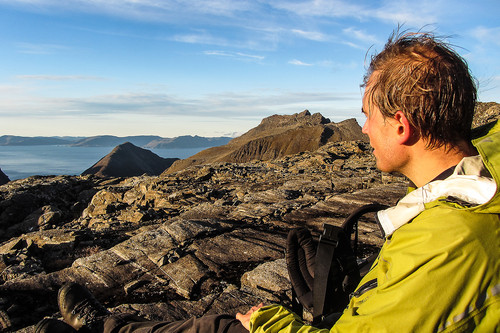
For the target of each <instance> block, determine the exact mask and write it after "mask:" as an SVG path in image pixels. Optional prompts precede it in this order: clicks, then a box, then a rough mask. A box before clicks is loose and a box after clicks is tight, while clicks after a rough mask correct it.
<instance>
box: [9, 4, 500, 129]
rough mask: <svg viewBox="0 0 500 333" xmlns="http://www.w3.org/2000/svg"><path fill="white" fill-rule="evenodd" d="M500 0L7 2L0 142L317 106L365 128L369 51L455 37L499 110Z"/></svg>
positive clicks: (216, 121)
mask: <svg viewBox="0 0 500 333" xmlns="http://www.w3.org/2000/svg"><path fill="white" fill-rule="evenodd" d="M498 13H500V1H498V0H491V1H488V0H478V1H470V0H464V1H462V0H456V1H453V0H432V1H427V0H424V1H406V0H387V1H372V0H366V1H348V0H331V1H326V0H314V1H299V0H294V1H285V0H269V1H260V0H248V1H247V0H191V1H187V0H175V1H174V0H164V1H160V0H121V1H119V0H64V1H60V0H0V45H1V47H0V135H4V134H10V135H24V136H36V135H61V136H64V135H74V136H91V135H99V134H111V135H117V136H126V135H142V134H154V135H160V136H163V137H175V136H179V135H188V134H190V135H201V136H222V135H231V136H234V135H239V134H242V133H244V132H246V131H248V130H249V129H251V128H253V127H255V126H257V125H258V124H259V123H260V121H261V120H262V119H263V118H264V117H267V116H270V115H273V114H293V113H297V112H301V111H303V110H304V109H309V110H310V111H311V112H312V113H316V112H320V113H321V114H322V115H323V116H325V117H327V118H330V119H331V120H332V121H334V122H338V121H341V120H344V119H347V118H353V117H355V118H357V119H358V122H360V124H361V122H362V121H363V119H362V118H363V117H362V115H361V112H360V107H361V94H362V91H361V89H360V87H359V85H360V83H361V81H362V77H363V74H364V72H365V68H366V59H367V58H366V55H367V52H368V55H370V54H371V53H373V52H374V51H377V50H378V51H379V50H381V49H382V47H383V44H384V43H385V41H386V40H387V38H388V36H389V35H390V34H391V32H392V31H393V30H394V29H395V28H396V27H397V26H398V24H404V28H406V29H409V30H417V29H419V28H422V27H424V30H426V31H433V32H435V33H436V34H437V35H442V36H452V37H451V38H449V39H448V40H449V42H451V43H452V44H454V45H457V46H458V48H457V49H458V51H459V53H460V54H461V55H462V56H463V57H465V58H466V59H467V61H468V62H469V65H470V68H471V70H472V72H473V74H474V76H475V77H476V78H477V80H478V82H479V99H480V101H484V102H488V101H495V102H500V60H499V59H500V21H499V20H498Z"/></svg>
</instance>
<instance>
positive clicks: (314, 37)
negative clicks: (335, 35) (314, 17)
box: [292, 29, 328, 42]
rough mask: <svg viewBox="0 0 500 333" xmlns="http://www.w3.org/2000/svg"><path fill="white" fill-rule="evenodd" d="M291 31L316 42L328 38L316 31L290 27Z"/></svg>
mask: <svg viewBox="0 0 500 333" xmlns="http://www.w3.org/2000/svg"><path fill="white" fill-rule="evenodd" d="M292 33H293V34H295V35H297V36H300V37H302V38H305V39H310V40H314V41H318V42H323V41H326V40H328V38H327V36H325V35H324V34H323V33H321V32H318V31H304V30H300V29H292Z"/></svg>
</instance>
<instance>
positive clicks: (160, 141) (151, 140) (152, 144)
mask: <svg viewBox="0 0 500 333" xmlns="http://www.w3.org/2000/svg"><path fill="white" fill-rule="evenodd" d="M231 139H233V138H231V137H225V136H221V137H202V136H198V135H194V136H193V135H182V136H178V137H173V138H165V137H161V136H157V135H134V136H123V137H120V136H114V135H96V136H90V137H58V136H49V137H46V136H34V137H29V136H17V135H2V136H0V146H51V145H52V146H56V145H58V146H70V147H115V146H117V145H120V144H122V143H125V142H131V143H132V144H134V145H136V146H140V147H144V148H150V149H151V148H153V149H155V148H156V149H177V148H180V149H182V148H206V147H213V146H217V145H221V144H226V143H227V142H229V141H230V140H231Z"/></svg>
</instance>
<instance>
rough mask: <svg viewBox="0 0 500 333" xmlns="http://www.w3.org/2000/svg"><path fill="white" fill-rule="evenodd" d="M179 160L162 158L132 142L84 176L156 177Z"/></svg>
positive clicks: (111, 154) (94, 166) (116, 148)
mask: <svg viewBox="0 0 500 333" xmlns="http://www.w3.org/2000/svg"><path fill="white" fill-rule="evenodd" d="M176 160H178V159H177V158H162V157H160V156H158V155H156V154H155V153H153V152H151V151H149V150H147V149H143V148H140V147H137V146H135V145H133V144H132V143H130V142H125V143H123V144H121V145H118V146H116V147H115V148H114V149H113V150H112V151H111V153H109V154H108V155H106V156H105V157H103V158H102V159H101V160H99V161H98V162H97V163H96V164H94V165H93V166H92V167H90V168H89V169H87V170H85V171H84V172H83V173H82V175H89V174H93V175H96V176H100V177H133V176H139V175H142V174H146V175H150V176H156V175H159V174H160V173H162V172H163V171H164V170H165V169H167V168H168V167H169V166H171V165H172V163H173V162H174V161H176Z"/></svg>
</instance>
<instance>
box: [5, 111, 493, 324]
mask: <svg viewBox="0 0 500 333" xmlns="http://www.w3.org/2000/svg"><path fill="white" fill-rule="evenodd" d="M480 107H481V109H480V110H479V111H478V112H477V114H476V119H475V125H479V124H483V123H485V122H488V121H490V120H494V119H498V118H499V114H500V108H499V107H498V104H497V103H482V104H481V105H480ZM301 115H302V114H301ZM303 116H307V115H306V114H303ZM278 118H279V119H278V120H282V119H284V118H283V117H281V118H280V117H278ZM303 118H304V117H303ZM305 118H307V117H305ZM406 184H407V180H406V179H405V178H404V177H402V176H400V175H389V174H383V173H380V172H379V171H377V170H376V168H375V161H374V159H373V157H372V155H371V150H370V148H369V145H368V144H367V143H366V142H364V141H344V142H337V143H327V144H325V145H323V146H321V147H320V148H319V149H317V150H315V151H314V152H302V153H298V154H294V155H287V156H284V157H280V158H278V159H273V160H270V161H256V160H254V161H247V162H245V163H229V162H213V163H211V164H205V165H202V164H200V165H191V166H189V167H187V168H185V169H183V170H180V171H171V172H164V173H163V174H162V175H160V176H139V177H130V178H98V177H96V176H93V175H87V176H80V177H70V176H54V177H30V178H27V179H22V180H17V181H12V182H8V183H7V184H5V185H2V186H0V331H2V332H3V331H5V332H10V331H14V332H16V331H17V332H32V331H33V328H34V325H36V323H37V322H38V321H39V320H41V319H42V318H44V317H56V318H58V317H60V314H59V313H58V308H57V304H56V295H57V290H58V289H59V287H60V286H61V285H62V284H64V283H65V282H67V281H77V282H79V283H82V284H84V285H86V286H87V287H88V288H89V289H90V290H91V291H92V292H94V294H95V295H96V297H97V298H98V299H99V300H100V301H101V302H102V303H103V304H104V305H105V306H106V307H107V308H108V309H109V310H110V311H112V312H113V313H120V312H128V313H134V314H138V315H141V316H144V317H147V318H149V319H156V320H168V321H172V320H177V319H185V318H189V317H192V316H201V315H203V314H209V313H229V314H235V313H236V312H238V311H240V312H246V311H247V310H248V309H249V308H250V307H251V306H252V305H255V304H258V303H260V302H264V303H271V302H280V303H283V304H285V305H287V304H290V297H291V289H290V288H291V286H290V282H289V280H288V273H287V269H286V264H285V260H284V257H285V241H286V236H287V233H288V231H289V230H290V229H291V228H294V227H296V226H304V225H305V226H308V227H309V228H310V229H311V230H312V231H313V234H314V235H315V236H317V235H318V233H319V232H320V231H321V230H322V226H323V224H324V223H331V224H340V223H341V222H342V221H343V220H344V219H345V218H346V217H347V216H348V215H349V213H350V212H351V211H352V210H354V209H355V208H356V207H359V206H361V205H364V204H368V203H373V202H379V203H382V204H388V205H392V204H394V203H395V202H396V201H397V200H398V199H399V198H400V197H402V196H403V195H404V193H405V191H406ZM359 233H360V241H361V243H362V246H361V247H360V256H368V255H370V254H372V253H374V252H376V251H377V250H378V249H379V248H380V246H381V245H382V243H383V238H382V235H381V233H380V230H379V228H378V226H377V225H376V223H375V222H374V220H373V217H366V218H363V219H362V221H361V222H360V227H359Z"/></svg>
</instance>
